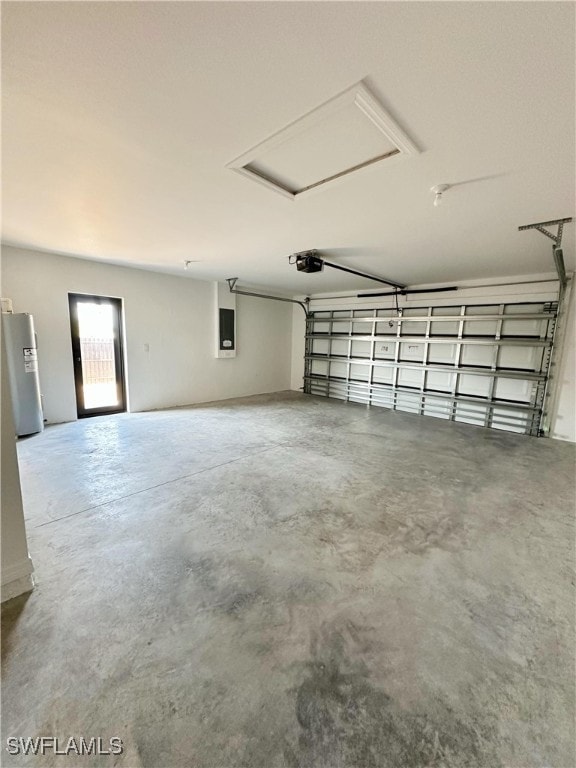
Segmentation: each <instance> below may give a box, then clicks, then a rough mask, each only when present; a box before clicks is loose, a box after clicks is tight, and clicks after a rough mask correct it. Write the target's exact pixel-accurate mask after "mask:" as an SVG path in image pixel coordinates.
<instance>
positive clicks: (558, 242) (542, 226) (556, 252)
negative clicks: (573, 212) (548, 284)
mask: <svg viewBox="0 0 576 768" xmlns="http://www.w3.org/2000/svg"><path fill="white" fill-rule="evenodd" d="M571 221H573V219H572V218H571V217H568V218H566V219H552V221H539V222H536V224H524V225H523V226H521V227H518V231H519V232H522V231H523V230H525V229H537V230H538V232H542V234H543V235H546V237H549V238H550V240H552V241H553V243H554V245H553V246H552V255H553V256H554V264H555V266H556V272H557V273H558V279H559V280H560V284H561V285H562V287H564V286H565V285H566V268H565V267H564V254H563V253H562V247H561V246H562V231H563V229H564V224H569V223H570V222H571ZM554 226H557V227H558V229H557V230H556V234H554V233H553V232H549V231H548V230H547V229H546V227H554Z"/></svg>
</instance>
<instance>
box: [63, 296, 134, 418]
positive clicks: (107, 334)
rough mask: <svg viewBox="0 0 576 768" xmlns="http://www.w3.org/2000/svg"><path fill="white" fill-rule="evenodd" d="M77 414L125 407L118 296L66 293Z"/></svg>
mask: <svg viewBox="0 0 576 768" xmlns="http://www.w3.org/2000/svg"><path fill="white" fill-rule="evenodd" d="M68 301H69V304H70V331H71V335H72V355H73V360H74V380H75V384H76V405H77V412H78V418H84V417H86V416H98V415H102V414H107V413H121V412H123V411H125V410H126V385H125V381H124V364H123V350H122V300H121V299H114V298H110V297H108V296H88V295H86V294H81V293H70V294H68Z"/></svg>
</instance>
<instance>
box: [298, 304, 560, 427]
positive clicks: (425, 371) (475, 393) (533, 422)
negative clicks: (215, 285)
mask: <svg viewBox="0 0 576 768" xmlns="http://www.w3.org/2000/svg"><path fill="white" fill-rule="evenodd" d="M556 316H557V304H556V303H554V302H539V303H535V302H533V303H523V304H520V303H514V304H479V305H470V304H468V305H457V306H448V307H447V306H441V307H440V306H436V307H435V306H429V307H411V308H408V309H404V310H403V311H402V316H401V317H397V316H396V313H394V312H391V310H390V309H365V308H364V307H362V308H355V309H336V310H327V311H313V312H311V313H310V315H309V317H308V319H307V322H306V355H305V360H306V366H305V375H304V391H305V392H307V393H309V394H313V395H323V396H326V397H333V398H339V399H342V400H348V401H352V402H357V403H365V404H369V405H377V406H383V407H385V408H393V409H395V410H399V411H408V412H410V413H417V414H423V415H428V416H436V417H439V418H444V419H452V420H454V421H459V422H466V423H469V424H476V425H480V426H485V427H493V428H495V429H503V430H508V431H512V432H521V433H525V434H530V435H537V434H539V433H540V430H541V423H542V411H543V404H544V397H545V393H546V386H547V382H548V373H549V368H550V358H551V354H552V344H553V339H554V330H555V325H556Z"/></svg>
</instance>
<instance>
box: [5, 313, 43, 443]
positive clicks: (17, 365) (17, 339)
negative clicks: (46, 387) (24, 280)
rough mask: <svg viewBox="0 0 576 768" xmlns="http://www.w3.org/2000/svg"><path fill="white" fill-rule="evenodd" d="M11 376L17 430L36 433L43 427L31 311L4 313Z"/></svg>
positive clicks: (25, 433) (23, 433)
mask: <svg viewBox="0 0 576 768" xmlns="http://www.w3.org/2000/svg"><path fill="white" fill-rule="evenodd" d="M2 326H3V329H4V339H5V342H6V356H7V364H8V378H9V381H10V392H11V395H12V406H13V409H14V425H15V427H16V434H17V435H18V436H19V437H21V436H23V435H33V434H34V433H36V432H41V431H42V430H43V429H44V418H43V414H42V400H41V397H40V379H39V377H38V356H37V349H36V334H35V333H34V320H33V318H32V315H28V314H8V313H6V314H3V315H2Z"/></svg>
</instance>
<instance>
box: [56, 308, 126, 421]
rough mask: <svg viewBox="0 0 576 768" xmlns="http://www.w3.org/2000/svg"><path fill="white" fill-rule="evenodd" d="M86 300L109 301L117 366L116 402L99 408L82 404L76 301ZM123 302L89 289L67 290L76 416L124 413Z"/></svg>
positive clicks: (80, 351)
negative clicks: (90, 292) (98, 294)
mask: <svg viewBox="0 0 576 768" xmlns="http://www.w3.org/2000/svg"><path fill="white" fill-rule="evenodd" d="M83 300H86V301H89V302H90V303H91V304H111V305H112V306H113V307H114V309H115V311H114V313H113V327H114V363H115V370H116V394H117V396H118V405H117V406H112V407H110V406H102V407H100V408H86V407H85V405H84V389H83V385H84V382H83V377H82V350H81V347H80V327H79V321H78V302H79V301H83ZM122 305H123V302H122V299H119V298H116V297H114V296H95V295H93V294H88V293H69V294H68V307H69V310H70V334H71V341H72V362H73V366H74V386H75V390H76V412H77V414H78V418H79V419H85V418H88V417H90V416H105V415H107V414H112V413H125V411H126V410H127V403H126V376H125V366H124V336H123V325H124V323H123V306H122Z"/></svg>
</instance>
